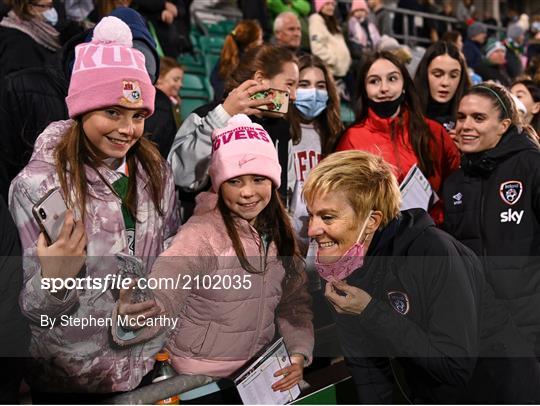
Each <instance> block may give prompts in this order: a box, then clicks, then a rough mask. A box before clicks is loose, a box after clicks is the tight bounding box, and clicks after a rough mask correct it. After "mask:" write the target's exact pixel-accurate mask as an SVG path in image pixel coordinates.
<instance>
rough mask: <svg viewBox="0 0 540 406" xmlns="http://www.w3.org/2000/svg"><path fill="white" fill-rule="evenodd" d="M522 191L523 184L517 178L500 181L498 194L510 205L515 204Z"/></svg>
mask: <svg viewBox="0 0 540 406" xmlns="http://www.w3.org/2000/svg"><path fill="white" fill-rule="evenodd" d="M522 193H523V184H522V183H521V182H520V181H519V180H509V181H508V182H503V183H501V187H500V188H499V194H500V195H501V199H502V200H503V202H505V203H506V204H509V205H510V206H512V205H514V204H516V203H517V202H518V201H519V198H520V197H521V194H522Z"/></svg>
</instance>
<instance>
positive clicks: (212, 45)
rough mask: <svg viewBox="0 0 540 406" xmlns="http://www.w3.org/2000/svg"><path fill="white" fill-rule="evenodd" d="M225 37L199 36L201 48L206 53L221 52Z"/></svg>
mask: <svg viewBox="0 0 540 406" xmlns="http://www.w3.org/2000/svg"><path fill="white" fill-rule="evenodd" d="M224 43H225V39H224V38H221V37H201V38H199V45H200V47H201V50H202V52H203V53H205V54H209V53H214V54H220V53H221V49H222V48H223V44H224Z"/></svg>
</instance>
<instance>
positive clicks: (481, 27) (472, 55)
mask: <svg viewBox="0 0 540 406" xmlns="http://www.w3.org/2000/svg"><path fill="white" fill-rule="evenodd" d="M486 39H487V27H486V26H485V24H482V23H479V22H474V23H472V24H471V25H470V26H469V27H468V28H467V39H466V40H465V42H464V43H463V54H464V55H465V60H466V61H467V66H468V67H469V68H472V69H474V70H475V71H476V68H478V66H479V65H480V63H481V62H482V47H483V46H484V43H485V42H486Z"/></svg>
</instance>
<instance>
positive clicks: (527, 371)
mask: <svg viewBox="0 0 540 406" xmlns="http://www.w3.org/2000/svg"><path fill="white" fill-rule="evenodd" d="M304 197H305V199H306V204H307V208H308V211H309V216H310V221H309V229H308V235H309V236H310V237H311V238H313V239H314V240H315V241H316V243H317V257H316V260H315V266H316V269H317V272H318V273H319V275H320V276H321V277H322V278H323V279H325V280H326V281H327V283H326V286H325V296H326V298H327V299H328V301H329V302H330V304H331V305H332V306H333V308H334V310H335V313H334V314H335V322H336V325H337V329H338V331H339V337H340V341H341V346H342V350H343V354H344V355H345V360H346V363H347V366H348V368H349V370H350V372H351V375H352V377H353V380H354V382H355V384H356V389H357V392H358V396H359V399H358V400H359V403H370V404H371V403H372V404H375V403H377V404H379V403H383V404H384V403H392V402H393V401H395V400H396V399H400V398H401V399H400V400H401V401H407V402H408V403H525V402H527V403H531V402H532V403H534V402H537V401H538V396H539V393H538V392H539V389H538V388H539V387H540V386H539V376H540V375H539V372H538V366H537V365H536V363H535V361H534V360H533V359H532V358H526V357H530V356H531V354H532V353H531V351H530V348H529V347H528V346H527V345H526V344H525V342H524V341H523V340H522V339H521V337H520V336H519V334H518V332H517V330H516V328H515V326H514V325H513V324H511V323H510V322H509V318H508V313H507V312H506V310H505V309H504V307H503V306H502V305H501V304H498V303H497V302H495V300H494V299H493V292H492V291H491V290H490V287H489V285H488V284H487V283H486V281H485V279H484V278H483V274H482V271H481V265H480V262H479V261H478V259H477V257H476V256H475V255H474V254H473V253H472V251H470V250H469V249H468V248H466V247H465V246H464V245H462V244H461V243H460V242H458V241H457V240H455V239H454V238H453V237H452V236H450V235H449V234H446V233H445V232H444V231H442V230H440V229H438V228H437V227H435V224H434V222H433V220H432V219H431V218H430V216H429V215H428V214H427V213H426V212H425V211H424V210H422V209H410V210H405V211H402V212H400V211H399V207H400V203H401V202H400V200H401V198H400V193H399V188H398V183H397V180H396V177H395V175H394V174H393V170H392V168H391V166H390V165H389V164H388V163H386V162H385V161H384V160H383V158H381V157H380V156H376V155H373V154H370V153H368V152H364V151H344V152H338V153H335V154H332V155H330V156H328V157H327V158H325V159H324V160H323V161H322V162H321V163H320V164H319V165H318V166H317V167H316V168H314V169H313V170H312V171H311V172H310V174H309V176H308V179H307V181H306V183H305V185H304ZM485 309H489V318H488V317H486V316H484V315H485V314H487V313H485ZM495 356H496V357H499V358H494V357H495ZM510 357H523V358H510ZM397 365H399V367H400V369H401V370H403V373H402V374H397V373H396V372H395V371H396V366H397ZM396 383H397V385H396ZM396 388H399V389H400V390H398V391H397V392H396V393H394V391H396Z"/></svg>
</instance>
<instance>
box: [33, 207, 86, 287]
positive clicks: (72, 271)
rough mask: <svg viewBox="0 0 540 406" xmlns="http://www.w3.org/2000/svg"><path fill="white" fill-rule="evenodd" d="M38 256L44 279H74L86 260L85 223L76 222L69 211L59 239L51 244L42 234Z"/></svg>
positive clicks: (39, 239) (38, 245) (38, 242)
mask: <svg viewBox="0 0 540 406" xmlns="http://www.w3.org/2000/svg"><path fill="white" fill-rule="evenodd" d="M37 255H38V258H39V262H40V264H41V276H42V277H44V278H63V279H65V278H74V277H76V276H77V274H78V273H79V272H80V270H81V268H82V267H83V265H84V262H85V260H86V233H85V230H84V223H83V222H82V221H77V222H76V221H75V220H74V219H73V213H72V212H71V210H68V211H67V212H66V214H65V217H64V222H63V224H62V228H61V229H60V233H59V235H58V239H57V240H56V241H55V242H54V243H52V244H49V243H48V241H47V239H46V237H45V234H44V233H41V234H40V235H39V238H38V241H37Z"/></svg>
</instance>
